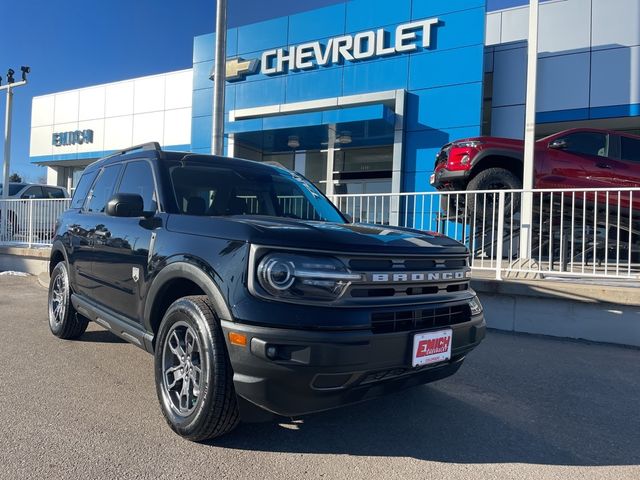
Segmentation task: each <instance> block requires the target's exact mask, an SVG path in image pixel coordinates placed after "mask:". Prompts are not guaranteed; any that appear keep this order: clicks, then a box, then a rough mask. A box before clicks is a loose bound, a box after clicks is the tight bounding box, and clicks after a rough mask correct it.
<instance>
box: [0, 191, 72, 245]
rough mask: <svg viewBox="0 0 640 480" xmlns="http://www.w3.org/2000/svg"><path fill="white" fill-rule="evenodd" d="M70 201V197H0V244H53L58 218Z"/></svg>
mask: <svg viewBox="0 0 640 480" xmlns="http://www.w3.org/2000/svg"><path fill="white" fill-rule="evenodd" d="M69 202H70V199H68V198H51V199H48V198H47V199H25V200H22V199H8V200H0V244H3V245H19V246H28V247H33V246H40V245H41V246H46V245H50V244H51V239H52V237H53V234H54V232H55V225H56V220H57V219H58V217H59V216H60V214H61V213H62V212H64V211H65V210H66V209H67V208H69Z"/></svg>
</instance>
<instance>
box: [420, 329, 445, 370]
mask: <svg viewBox="0 0 640 480" xmlns="http://www.w3.org/2000/svg"><path fill="white" fill-rule="evenodd" d="M452 337H453V332H452V330H451V329H450V328H447V329H446V330H438V331H436V332H425V333H416V334H415V336H414V337H413V357H412V359H413V360H412V364H411V365H412V366H413V367H418V366H422V365H430V364H432V363H438V362H444V361H446V360H449V359H450V358H451V342H452V341H453V338H452Z"/></svg>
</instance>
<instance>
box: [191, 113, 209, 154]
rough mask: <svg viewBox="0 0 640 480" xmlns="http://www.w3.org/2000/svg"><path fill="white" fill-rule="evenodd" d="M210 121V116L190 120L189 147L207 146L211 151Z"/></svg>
mask: <svg viewBox="0 0 640 480" xmlns="http://www.w3.org/2000/svg"><path fill="white" fill-rule="evenodd" d="M211 122H212V117H211V116H207V117H194V118H193V119H192V120H191V148H208V149H209V152H211Z"/></svg>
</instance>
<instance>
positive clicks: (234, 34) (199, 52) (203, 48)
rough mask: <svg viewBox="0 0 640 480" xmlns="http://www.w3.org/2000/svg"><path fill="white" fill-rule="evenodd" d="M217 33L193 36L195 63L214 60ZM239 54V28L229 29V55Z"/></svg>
mask: <svg viewBox="0 0 640 480" xmlns="http://www.w3.org/2000/svg"><path fill="white" fill-rule="evenodd" d="M215 46H216V36H215V33H208V34H206V35H198V36H197V37H194V38H193V63H200V62H208V61H213V59H214V57H215ZM237 54H238V29H237V28H230V29H228V30H227V57H235V56H236V55H237Z"/></svg>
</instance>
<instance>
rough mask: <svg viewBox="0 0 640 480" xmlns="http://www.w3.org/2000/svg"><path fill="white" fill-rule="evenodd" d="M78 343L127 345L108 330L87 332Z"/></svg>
mask: <svg viewBox="0 0 640 480" xmlns="http://www.w3.org/2000/svg"><path fill="white" fill-rule="evenodd" d="M76 341H80V342H92V343H127V341H126V340H123V339H122V338H120V337H118V336H117V335H115V334H113V333H111V332H109V331H108V330H87V331H86V332H84V333H83V334H82V336H81V337H80V338H78V339H77V340H76Z"/></svg>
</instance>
